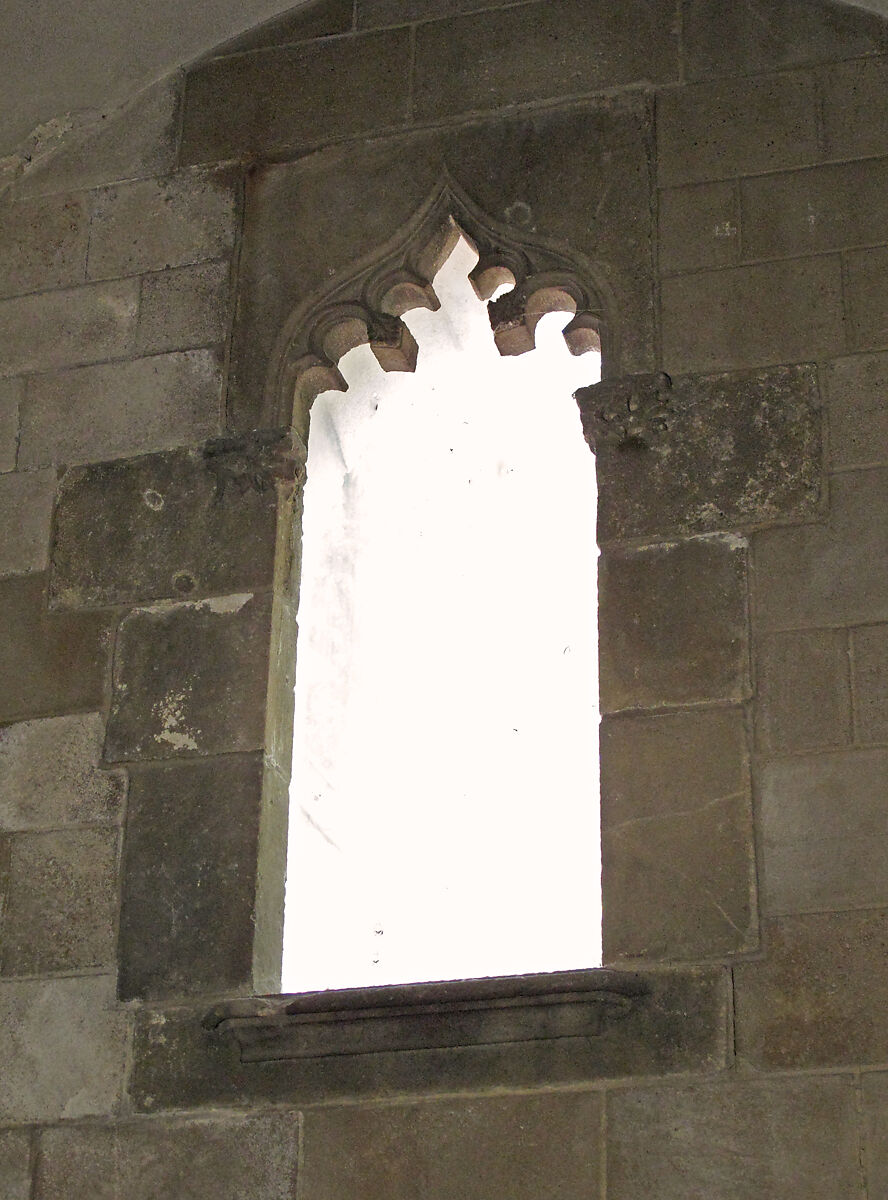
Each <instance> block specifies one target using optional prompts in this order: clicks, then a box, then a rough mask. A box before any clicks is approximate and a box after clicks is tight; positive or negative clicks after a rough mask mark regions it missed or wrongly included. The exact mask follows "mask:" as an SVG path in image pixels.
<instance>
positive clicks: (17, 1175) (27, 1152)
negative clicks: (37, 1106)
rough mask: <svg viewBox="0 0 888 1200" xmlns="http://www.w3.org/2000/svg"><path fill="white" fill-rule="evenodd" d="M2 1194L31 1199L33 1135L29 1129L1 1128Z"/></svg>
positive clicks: (10, 1199)
mask: <svg viewBox="0 0 888 1200" xmlns="http://www.w3.org/2000/svg"><path fill="white" fill-rule="evenodd" d="M0 1195H2V1196H3V1197H4V1200H31V1135H30V1133H29V1131H28V1130H27V1129H0Z"/></svg>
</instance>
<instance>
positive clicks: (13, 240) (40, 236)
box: [0, 195, 90, 296]
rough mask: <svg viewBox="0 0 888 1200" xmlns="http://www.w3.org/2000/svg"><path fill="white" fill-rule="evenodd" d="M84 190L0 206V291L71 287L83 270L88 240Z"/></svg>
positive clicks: (8, 293) (9, 293)
mask: <svg viewBox="0 0 888 1200" xmlns="http://www.w3.org/2000/svg"><path fill="white" fill-rule="evenodd" d="M89 216H90V214H89V207H88V199H87V197H86V196H83V195H79V196H71V195H68V196H55V197H53V198H52V199H48V200H38V201H36V202H31V203H24V204H9V205H4V207H3V220H2V221H0V296H20V295H22V294H24V293H25V292H39V291H45V290H46V289H48V288H63V287H71V286H73V285H74V284H78V283H82V282H83V280H84V278H85V276H86V248H87V245H88V244H89Z"/></svg>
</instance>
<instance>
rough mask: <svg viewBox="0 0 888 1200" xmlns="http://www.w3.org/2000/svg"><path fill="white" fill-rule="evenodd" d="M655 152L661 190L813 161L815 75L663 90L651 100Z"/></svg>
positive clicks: (816, 145) (816, 156)
mask: <svg viewBox="0 0 888 1200" xmlns="http://www.w3.org/2000/svg"><path fill="white" fill-rule="evenodd" d="M657 150H658V164H659V176H660V184H661V185H662V186H664V187H670V186H676V185H677V184H682V183H702V182H703V181H704V180H707V179H732V178H735V177H737V176H740V175H757V174H758V173H759V172H762V171H782V170H787V169H789V168H790V167H803V166H809V165H810V164H812V163H816V162H819V161H820V160H821V158H822V152H821V148H820V141H819V138H818V130H817V97H816V90H815V78H814V75H813V73H812V72H809V71H787V72H785V73H783V74H779V75H759V76H754V77H752V78H749V79H726V80H717V81H713V82H712V83H698V84H695V85H693V86H691V87H681V88H673V89H666V90H664V91H663V92H662V93H661V95H660V97H659V98H658V103H657Z"/></svg>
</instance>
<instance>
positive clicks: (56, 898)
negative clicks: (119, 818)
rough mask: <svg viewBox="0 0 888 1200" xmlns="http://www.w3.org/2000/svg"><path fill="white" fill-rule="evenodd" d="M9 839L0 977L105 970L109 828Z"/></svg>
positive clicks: (112, 875) (111, 874) (112, 841)
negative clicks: (86, 969) (7, 886)
mask: <svg viewBox="0 0 888 1200" xmlns="http://www.w3.org/2000/svg"><path fill="white" fill-rule="evenodd" d="M10 841H11V847H10V858H9V894H8V897H7V902H6V904H5V905H4V907H3V915H2V924H0V937H2V944H0V974H3V975H40V974H46V973H47V972H50V971H76V970H80V969H82V968H94V967H105V968H108V967H113V965H114V927H115V923H116V918H117V854H118V845H117V843H118V832H117V830H116V829H114V828H111V829H101V828H92V829H65V830H57V831H54V832H50V833H20V834H16V835H15V836H13V837H12V838H11V839H10Z"/></svg>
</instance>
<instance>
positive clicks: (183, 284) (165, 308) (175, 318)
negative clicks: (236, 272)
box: [136, 260, 230, 354]
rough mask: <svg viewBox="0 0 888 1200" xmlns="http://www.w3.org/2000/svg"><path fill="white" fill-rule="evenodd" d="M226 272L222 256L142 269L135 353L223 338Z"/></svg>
mask: <svg viewBox="0 0 888 1200" xmlns="http://www.w3.org/2000/svg"><path fill="white" fill-rule="evenodd" d="M229 273H230V267H229V263H228V261H227V260H225V261H224V262H213V263H202V264H200V265H199V266H195V267H179V268H178V269H177V270H170V271H163V272H161V273H159V274H152V275H146V276H145V278H144V279H143V280H142V297H141V303H140V305H139V329H138V333H137V335H136V348H137V349H138V351H139V353H140V354H153V353H156V352H158V351H161V350H188V349H191V347H193V346H212V345H215V344H216V343H218V342H221V341H223V340H224V338H225V336H226V334H227V332H228V318H229V312H228V309H229V303H228V292H229V281H228V277H229Z"/></svg>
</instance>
